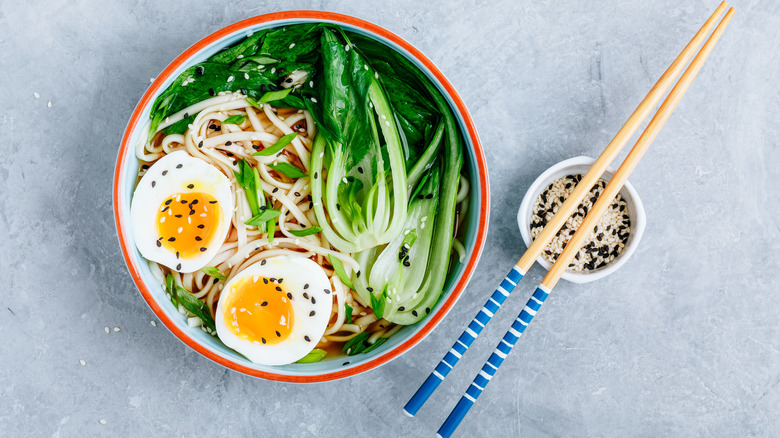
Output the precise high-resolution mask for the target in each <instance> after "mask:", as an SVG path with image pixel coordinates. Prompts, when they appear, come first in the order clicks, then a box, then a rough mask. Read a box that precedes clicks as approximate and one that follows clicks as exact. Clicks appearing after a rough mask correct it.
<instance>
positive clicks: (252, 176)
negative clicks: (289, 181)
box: [233, 160, 265, 225]
mask: <svg viewBox="0 0 780 438" xmlns="http://www.w3.org/2000/svg"><path fill="white" fill-rule="evenodd" d="M238 168H239V170H240V172H236V171H235V170H234V171H233V174H234V175H235V176H236V180H237V181H238V184H239V185H240V186H241V188H242V189H244V194H246V200H247V203H248V204H249V209H250V210H251V211H252V214H253V215H255V216H256V215H258V214H260V205H261V201H260V199H261V198H263V194H262V188H261V187H260V184H259V182H258V181H259V179H260V175H259V174H257V170H254V169H252V165H251V164H249V163H248V162H247V161H246V160H241V161H240V162H239V164H238ZM264 202H265V201H264V200H263V203H264ZM248 225H249V224H248Z"/></svg>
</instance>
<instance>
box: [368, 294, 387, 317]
mask: <svg viewBox="0 0 780 438" xmlns="http://www.w3.org/2000/svg"><path fill="white" fill-rule="evenodd" d="M369 296H370V297H371V310H373V311H374V315H376V317H377V318H382V317H383V316H384V314H385V304H387V289H383V290H382V293H380V294H379V296H376V295H374V294H371V295H369Z"/></svg>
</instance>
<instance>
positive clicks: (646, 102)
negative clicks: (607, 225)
mask: <svg viewBox="0 0 780 438" xmlns="http://www.w3.org/2000/svg"><path fill="white" fill-rule="evenodd" d="M727 6H728V4H727V3H726V2H725V1H724V2H722V3H721V4H720V6H718V8H717V9H715V12H713V13H712V15H711V16H710V17H709V18H708V19H707V21H706V22H705V23H704V25H703V26H702V27H701V28H700V29H699V31H698V32H696V34H695V35H694V36H693V38H692V39H691V41H690V42H688V44H687V45H686V46H685V48H684V49H683V50H682V52H680V54H679V55H677V58H676V59H675V60H674V61H673V62H672V63H671V65H669V67H668V68H667V69H666V71H665V72H664V74H663V75H661V77H660V78H659V79H658V81H657V82H656V83H655V85H653V88H651V89H650V92H648V93H647V95H646V96H645V98H644V99H642V102H640V103H639V105H638V106H637V107H636V109H635V110H634V112H633V113H632V114H631V116H629V118H628V120H626V123H624V124H623V126H622V127H621V128H620V130H619V131H618V132H617V134H615V137H614V138H613V139H612V141H610V142H609V144H608V145H607V147H606V148H605V149H604V151H603V152H602V153H601V155H599V157H598V158H597V159H596V161H595V162H594V163H593V165H592V166H591V168H590V169H589V170H588V172H587V173H586V174H585V175H583V177H582V180H581V181H580V183H579V184H577V186H576V187H575V189H574V191H573V192H572V193H571V194H570V195H569V197H568V198H567V199H566V200H565V201H564V203H563V204H562V205H561V206H559V207H558V212H557V213H556V214H555V215H554V216H553V217H552V218H551V219H550V221H549V222H548V223H547V224H546V225H545V227H544V229H543V230H542V232H541V233H540V234H539V236H537V238H536V239H535V240H534V241H533V243H531V245H530V246H529V247H528V249H527V250H526V251H525V253H524V254H523V256H522V257H521V258H520V260H519V261H518V262H517V263H516V264H515V266H513V267H512V270H511V271H509V274H507V276H506V277H505V278H504V280H503V281H502V282H501V284H500V285H499V287H498V288H496V290H495V291H494V292H493V294H492V295H491V296H490V298H488V301H487V302H486V303H485V305H484V306H482V309H480V311H479V312H478V313H477V315H476V316H475V317H474V319H472V320H471V322H470V323H469V325H468V326H467V328H466V330H464V331H463V333H461V335H460V337H458V340H457V341H455V344H454V345H453V346H452V348H450V350H449V351H448V352H447V354H446V355H445V356H444V358H442V360H441V361H439V364H438V365H437V366H436V368H434V370H433V372H431V374H430V375H429V376H428V378H427V379H426V380H425V382H423V384H422V385H421V386H420V388H419V389H418V390H417V392H415V394H414V395H413V396H412V398H411V399H409V401H408V402H407V403H406V406H404V412H405V413H406V414H407V415H409V416H414V415H415V414H416V413H417V411H419V409H420V408H421V407H422V406H423V404H425V402H426V401H427V400H428V398H430V396H431V395H432V394H433V392H434V391H435V390H436V388H437V387H438V386H439V384H441V382H442V381H444V378H446V377H447V374H449V372H450V370H451V369H452V368H453V367H454V366H455V364H457V363H458V360H459V359H460V358H461V356H462V355H463V354H465V353H466V351H467V350H468V348H469V346H471V344H472V343H473V342H474V340H475V339H476V338H477V336H479V334H480V332H481V331H482V328H484V327H485V325H486V324H487V323H488V322H490V320H491V318H492V317H493V315H494V314H495V313H496V312H497V311H498V309H500V308H501V305H502V304H503V303H504V301H505V300H506V298H507V297H508V296H509V294H510V293H511V292H512V291H513V290H514V289H515V286H517V283H518V282H519V281H520V280H521V279H522V278H523V276H525V273H526V272H528V270H529V269H531V266H533V264H534V262H535V261H536V260H537V259H538V258H539V256H540V255H541V254H542V251H544V249H545V248H546V247H547V245H548V244H549V243H550V241H551V240H552V239H553V238H554V237H555V235H556V234H557V233H558V231H559V230H560V229H561V227H562V226H563V224H564V223H565V222H566V220H567V219H568V218H569V217H570V216H571V214H572V213H573V212H574V210H575V209H576V208H577V206H579V204H580V203H581V202H582V200H583V199H584V198H585V195H586V194H587V193H588V191H590V188H591V187H593V185H594V184H595V183H596V181H597V180H598V179H599V178H600V177H601V175H603V174H604V172H605V171H606V170H607V167H608V166H609V164H610V163H612V161H614V160H615V158H616V157H617V155H618V154H619V153H620V151H621V150H622V149H623V146H625V144H626V142H628V139H629V138H631V136H632V135H634V132H636V130H637V129H638V128H639V125H640V124H641V123H642V122H643V121H644V120H645V119H646V118H647V116H648V115H649V114H650V111H651V110H652V109H653V107H655V105H656V104H657V103H658V101H659V100H660V99H661V97H662V96H663V95H664V93H666V91H667V90H668V89H669V87H670V86H671V84H672V82H673V80H674V78H676V77H677V75H678V74H679V73H680V71H682V69H683V67H684V66H685V64H687V63H688V61H689V60H690V59H691V57H692V56H693V54H694V52H695V51H696V49H697V48H698V47H699V46H700V45H701V43H702V41H704V38H705V37H706V36H707V34H708V33H709V32H710V30H711V29H712V27H713V26H714V24H715V22H716V21H717V19H718V17H720V16H721V14H722V13H723V11H724V10H725V9H726V7H727Z"/></svg>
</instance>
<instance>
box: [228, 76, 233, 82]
mask: <svg viewBox="0 0 780 438" xmlns="http://www.w3.org/2000/svg"><path fill="white" fill-rule="evenodd" d="M233 79H235V77H233V75H230V76H228V78H227V82H233Z"/></svg>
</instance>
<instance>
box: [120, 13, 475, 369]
mask: <svg viewBox="0 0 780 438" xmlns="http://www.w3.org/2000/svg"><path fill="white" fill-rule="evenodd" d="M323 21H327V20H311V19H287V20H277V21H273V22H266V23H260V24H257V25H255V26H251V27H248V28H246V29H244V30H241V31H238V32H235V33H233V34H231V35H229V36H227V37H224V38H222V39H221V40H219V41H217V42H215V43H212V44H211V45H209V46H208V47H206V48H204V49H203V50H201V51H199V52H198V53H197V54H195V55H194V56H192V57H191V58H190V59H189V60H188V61H187V62H186V63H185V64H183V65H182V66H180V67H179V69H177V70H176V72H175V73H174V74H172V75H171V76H170V77H168V78H167V79H166V81H165V83H164V84H163V85H162V86H161V87H160V88H159V90H158V92H157V93H156V94H155V96H154V97H155V98H156V97H157V95H158V94H159V93H161V92H162V91H163V90H165V89H166V88H167V87H168V86H170V84H171V83H172V82H173V81H174V79H176V77H177V76H178V75H179V74H181V73H182V72H183V71H184V70H186V69H187V68H188V67H190V66H192V65H194V64H197V63H199V62H202V61H204V60H206V58H208V57H209V56H211V55H213V54H214V53H217V52H218V51H220V50H221V49H222V48H223V47H226V46H230V45H232V44H235V43H237V42H238V41H240V40H241V39H243V38H244V37H246V36H247V35H249V34H251V33H252V32H255V31H259V30H262V29H267V28H273V27H279V26H285V25H290V24H298V23H307V22H323ZM333 23H335V24H338V25H340V26H341V27H343V28H345V29H348V30H350V31H352V32H356V33H359V34H362V35H365V36H368V37H370V38H373V39H376V40H378V41H381V42H382V43H384V44H386V45H388V46H390V47H392V48H393V49H395V50H396V51H398V52H400V53H401V54H403V55H404V56H406V58H408V59H409V60H410V61H411V62H413V63H414V64H415V65H416V66H417V67H418V68H420V69H421V70H422V71H423V72H425V74H426V75H427V76H428V77H429V78H430V80H431V81H432V82H433V83H434V84H436V85H437V86H438V87H439V89H440V90H441V91H442V94H443V95H444V96H445V97H446V98H447V100H448V101H449V104H450V106H451V107H452V108H456V107H455V104H454V102H453V101H452V99H451V97H450V96H449V95H448V94H447V93H446V92H445V91H444V89H443V87H442V86H441V84H440V83H439V82H438V81H437V80H436V78H435V77H434V76H433V75H432V74H431V73H430V71H429V70H428V69H427V68H426V67H425V66H424V65H422V64H421V63H420V62H418V61H417V59H416V58H414V57H413V56H411V55H410V54H409V53H408V52H407V51H406V50H404V49H402V48H401V47H400V46H398V45H396V44H394V43H393V42H391V41H389V40H387V39H385V38H382V37H379V36H377V35H376V34H373V33H371V32H368V31H366V30H364V29H361V28H357V27H352V26H350V25H347V24H344V23H340V22H333ZM153 101H154V99H152V100H150V103H149V104H148V105H147V107H146V108H143V112H142V114H143V115H144V118H143V119H142V121H141V122H140V123H139V124H138V125H137V127H136V129H135V131H134V132H132V134H131V136H130V143H129V145H130V146H131V147H129V148H128V150H127V151H126V154H127V155H128V156H127V161H126V165H127V168H126V169H124V172H123V173H122V175H123V178H122V181H120V182H119V184H120V201H119V202H120V205H118V206H117V208H120V209H121V214H122V216H123V217H125V218H129V217H130V199H131V195H132V193H133V190H134V188H135V183H136V174H137V171H136V169H138V167H139V165H140V163H139V161H138V159H137V158H136V156H135V154H134V151H133V146H134V145H136V144H138V142H143V141H144V140H145V134H146V132H147V130H148V128H149V124H148V114H149V112H150V110H151V105H152V103H153ZM453 112H454V113H455V115H456V119H457V121H458V123H459V124H460V128H461V131H462V132H463V133H464V138H465V140H466V144H467V147H466V154H465V155H464V156H465V162H464V166H465V169H467V171H468V175H469V178H470V180H471V182H472V184H471V194H470V200H469V201H470V202H469V209H468V210H469V211H468V213H467V214H468V217H467V220H466V221H465V222H464V227H465V229H464V230H463V232H462V234H461V236H462V238H463V245H464V246H465V248H466V258H465V260H464V263H460V264H457V265H456V266H455V267H454V269H453V270H452V272H450V275H449V277H448V279H447V282H446V285H445V294H444V298H443V299H440V300H439V302H438V303H437V305H436V306H435V307H434V308H433V309H432V312H431V315H434V314H436V313H437V312H438V311H439V310H440V309H441V305H442V303H443V302H444V301H446V299H447V298H448V297H449V296H450V294H451V293H452V291H453V289H454V286H455V284H456V283H457V280H458V279H459V278H460V277H461V275H462V274H463V271H464V270H465V266H466V265H465V262H467V261H468V260H470V259H471V258H472V257H474V256H478V255H475V254H474V246H475V241H476V236H477V231H478V225H479V213H480V212H479V210H478V209H477V208H474V207H475V206H477V207H478V206H480V205H481V201H482V196H483V194H482V193H480V190H479V189H480V186H479V184H475V183H474V182H478V181H479V173H478V172H479V171H478V168H477V165H476V154H475V150H474V145H473V143H472V141H471V139H470V138H469V136H468V131H467V130H466V128H465V123H464V121H463V119H462V117H461V115H460V113H459V112H458V111H457V109H455V110H454V111H453ZM486 226H487V224H486ZM125 231H126V233H127V235H126V237H125V239H126V243H127V247H128V248H130V251H131V253H130V257H132V259H133V262H134V264H135V265H136V266H137V267H138V271H139V272H140V275H141V279H142V280H143V282H144V284H145V285H146V286H147V288H148V289H149V291H150V293H151V295H152V297H153V298H154V299H155V300H156V301H157V303H158V305H159V307H160V308H161V309H162V311H163V312H164V313H165V314H166V316H167V317H168V318H169V319H170V320H171V321H173V323H174V324H176V326H177V327H178V328H179V329H181V330H182V331H183V332H185V333H186V334H187V335H188V336H189V337H190V338H192V339H193V340H194V341H195V342H197V343H198V344H200V345H202V346H203V347H205V348H206V349H208V350H210V351H212V352H214V353H215V354H217V355H219V356H221V357H223V358H225V359H228V360H229V361H232V362H235V363H238V364H240V365H243V366H245V367H248V368H253V369H257V370H260V371H263V372H267V373H273V374H279V375H290V376H314V375H321V374H328V373H332V372H336V371H342V370H346V369H349V368H352V367H356V366H359V365H360V364H363V363H365V362H368V361H370V360H372V359H374V358H377V357H379V356H382V355H384V354H386V353H387V352H389V351H391V350H393V349H395V348H396V347H398V346H399V345H401V344H403V343H404V342H406V341H407V340H408V339H409V338H410V337H412V336H413V335H414V334H415V333H416V332H417V331H418V330H419V328H420V327H421V326H422V325H423V324H425V323H426V322H427V319H424V320H422V321H420V322H419V323H417V324H414V325H411V326H406V327H404V328H403V329H401V330H400V331H399V332H397V333H396V334H395V335H394V336H392V337H391V338H390V339H389V340H388V341H387V342H385V343H384V344H382V345H381V346H380V347H379V348H377V349H375V350H374V351H372V352H369V353H367V354H362V355H357V356H352V357H346V356H339V357H334V358H327V359H325V360H323V361H321V362H317V363H310V364H290V365H284V366H273V367H272V366H266V365H260V364H255V363H253V362H250V361H249V360H248V359H246V358H245V357H244V356H242V355H240V354H238V353H236V352H235V351H233V350H231V349H230V348H228V347H226V346H225V345H224V344H223V343H222V342H221V341H220V340H219V339H218V338H216V337H212V336H210V335H208V334H206V333H204V332H203V331H201V330H200V329H198V328H190V327H188V326H187V321H186V317H184V316H182V315H181V314H179V313H178V312H177V310H176V309H174V307H173V305H171V303H170V301H169V300H168V299H167V297H166V296H165V292H164V287H163V285H161V284H160V283H159V282H158V281H157V280H156V279H155V278H154V276H153V275H152V273H151V271H150V269H149V267H148V264H147V263H148V262H147V261H146V260H145V259H144V258H143V257H142V256H141V254H140V253H139V252H138V251H137V250H136V249H135V244H134V243H133V241H134V240H133V229H132V228H131V227H126V228H125ZM345 362H349V363H348V364H347V365H344V363H345Z"/></svg>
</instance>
